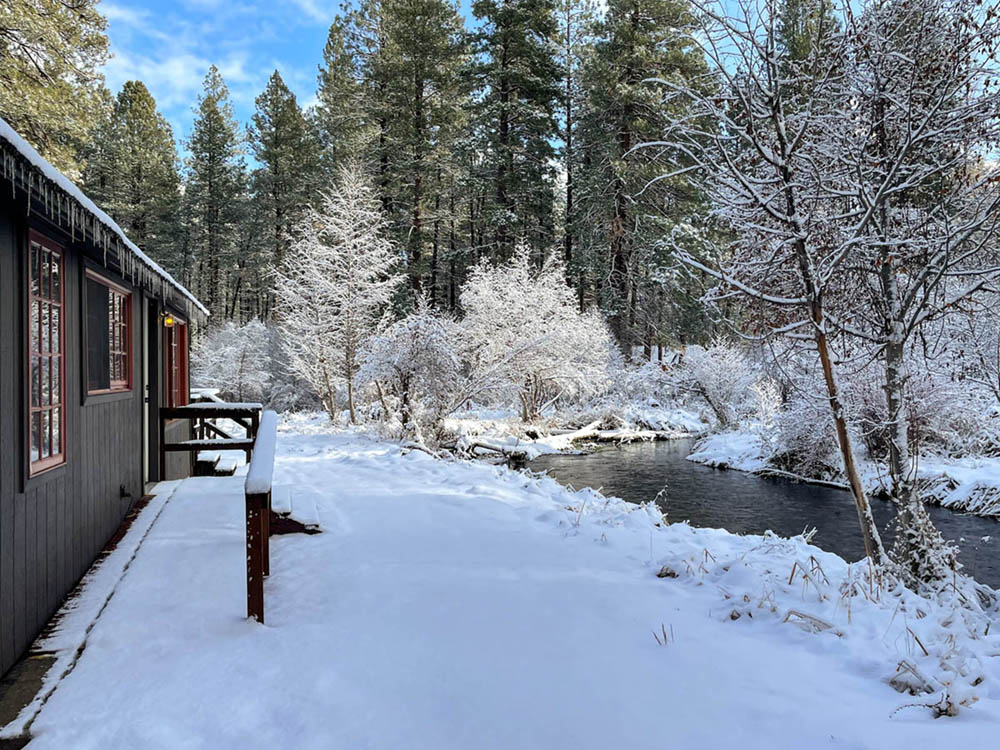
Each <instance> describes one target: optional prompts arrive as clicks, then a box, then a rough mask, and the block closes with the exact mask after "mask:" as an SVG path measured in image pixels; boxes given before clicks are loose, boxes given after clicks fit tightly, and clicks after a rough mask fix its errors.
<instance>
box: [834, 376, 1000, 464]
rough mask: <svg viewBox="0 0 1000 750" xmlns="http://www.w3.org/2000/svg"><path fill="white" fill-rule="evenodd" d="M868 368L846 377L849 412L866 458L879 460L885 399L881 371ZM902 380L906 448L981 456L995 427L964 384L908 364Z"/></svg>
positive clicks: (884, 446)
mask: <svg viewBox="0 0 1000 750" xmlns="http://www.w3.org/2000/svg"><path fill="white" fill-rule="evenodd" d="M874 370H875V368H867V369H866V370H864V371H862V372H861V373H858V374H857V375H855V376H853V377H852V378H850V380H849V383H848V388H847V389H846V390H847V392H848V399H849V409H850V411H851V412H853V415H854V417H855V419H856V421H857V423H858V425H859V428H860V430H861V435H862V437H863V440H864V443H865V447H866V448H867V450H868V455H869V456H870V457H872V458H873V459H875V460H880V461H883V460H885V457H886V456H887V455H888V453H889V437H890V436H889V434H888V430H889V427H888V425H887V424H886V419H887V417H886V414H887V406H886V397H885V390H884V389H883V387H882V382H883V381H882V379H881V378H880V377H879V375H880V373H878V372H875V371H874ZM909 370H910V377H909V378H908V380H907V382H906V395H907V398H906V419H907V423H908V426H907V436H908V439H909V444H910V450H911V452H913V453H914V454H916V453H917V452H919V451H926V450H932V451H935V452H939V453H945V454H958V455H961V454H965V453H968V452H970V451H971V452H976V453H981V452H982V451H983V450H984V449H986V448H987V445H986V444H988V443H991V442H992V440H993V436H994V435H995V429H996V428H995V427H993V426H992V425H991V420H990V419H989V417H988V410H987V409H984V408H983V407H984V404H983V403H982V400H981V399H978V398H975V397H974V396H973V394H970V390H971V389H970V388H969V384H968V383H959V382H955V381H953V380H951V379H950V378H948V377H946V376H941V375H937V374H935V373H932V372H929V371H928V370H927V369H926V366H925V365H922V363H920V362H919V361H916V360H912V361H911V362H910V363H909Z"/></svg>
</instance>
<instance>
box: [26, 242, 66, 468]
mask: <svg viewBox="0 0 1000 750" xmlns="http://www.w3.org/2000/svg"><path fill="white" fill-rule="evenodd" d="M28 245H29V247H30V252H29V263H30V268H29V269H28V279H29V284H30V289H29V294H28V378H29V380H30V385H29V390H30V401H29V409H28V445H29V446H30V462H31V463H30V473H31V474H32V475H34V474H38V473H39V472H42V471H45V470H46V469H51V468H52V467H54V466H59V465H60V464H63V463H65V461H66V458H65V447H66V410H65V406H64V402H65V399H64V395H65V387H64V378H63V376H64V374H65V362H64V358H63V344H64V341H65V338H64V335H63V333H64V328H65V323H66V321H65V320H64V319H63V299H64V295H63V280H64V277H63V254H62V248H61V247H59V246H58V245H56V244H55V243H54V242H52V241H50V240H48V239H46V238H45V237H43V236H42V235H40V234H38V233H37V232H31V233H30V234H29V237H28Z"/></svg>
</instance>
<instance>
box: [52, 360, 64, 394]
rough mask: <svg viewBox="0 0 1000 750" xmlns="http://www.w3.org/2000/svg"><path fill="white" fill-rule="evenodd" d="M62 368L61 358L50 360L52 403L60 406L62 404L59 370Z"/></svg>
mask: <svg viewBox="0 0 1000 750" xmlns="http://www.w3.org/2000/svg"><path fill="white" fill-rule="evenodd" d="M61 367H62V357H54V358H53V359H52V403H53V404H61V403H62V390H61V389H60V387H59V386H60V385H61V382H60V375H61V374H62V373H60V372H59V369H60V368H61Z"/></svg>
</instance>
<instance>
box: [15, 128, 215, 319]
mask: <svg viewBox="0 0 1000 750" xmlns="http://www.w3.org/2000/svg"><path fill="white" fill-rule="evenodd" d="M0 138H2V139H3V140H5V141H7V142H8V143H9V144H10V145H11V146H12V147H13V148H14V149H15V150H16V151H17V152H18V153H20V154H21V156H23V157H24V158H25V159H27V160H28V161H29V162H30V163H31V165H32V166H34V167H35V168H36V169H37V170H38V171H39V172H41V173H42V174H43V175H44V176H45V177H46V179H48V180H50V181H51V182H53V183H54V184H55V185H56V186H57V187H58V188H59V189H60V190H62V191H63V192H65V193H66V194H67V195H69V196H70V197H71V198H73V199H74V200H75V201H76V202H77V203H79V204H80V206H82V207H83V209H84V210H85V211H88V212H89V213H91V214H93V215H94V216H95V217H96V218H97V220H98V221H100V222H101V223H102V224H103V225H104V226H105V227H107V228H108V229H109V230H110V231H111V232H113V233H114V234H116V235H118V238H119V239H120V240H121V241H122V243H123V244H124V245H125V246H126V247H127V248H128V249H129V250H131V251H132V253H133V254H134V255H135V256H136V258H137V259H138V260H139V261H140V262H141V263H143V264H145V265H146V266H147V267H148V268H149V269H150V270H151V271H152V272H153V273H154V274H156V275H157V276H159V277H160V278H162V279H164V280H165V281H166V282H167V283H169V284H170V285H171V286H173V287H174V288H175V289H176V290H177V291H179V292H180V293H181V294H183V295H184V296H185V297H187V298H188V299H189V300H190V301H191V302H192V303H193V304H194V305H195V307H197V308H198V309H199V310H201V311H202V312H203V313H204V314H205V315H208V314H209V312H208V308H206V307H205V306H204V305H203V304H201V302H199V301H198V298H197V297H195V296H194V295H193V294H191V292H189V291H188V290H187V289H186V288H185V287H184V286H183V285H182V284H180V283H179V282H178V281H176V280H175V279H174V277H173V276H171V275H170V274H169V273H167V271H166V270H165V269H164V268H163V267H162V266H161V265H160V264H159V263H157V262H156V261H155V260H153V259H152V258H150V257H149V256H148V255H146V253H144V252H143V251H142V250H141V249H139V246H138V245H136V244H135V243H134V242H132V240H130V239H129V238H128V237H127V236H126V235H125V231H124V230H123V229H122V228H121V227H120V226H118V224H117V223H115V221H114V220H113V219H112V218H111V217H110V216H108V215H107V214H106V213H104V212H103V211H102V210H101V209H99V208H98V207H97V205H96V204H95V203H94V202H93V201H92V200H90V198H88V197H87V196H86V195H84V194H83V191H82V190H80V188H78V187H77V186H76V185H74V184H73V183H72V182H71V181H70V180H69V179H68V178H67V177H66V176H65V175H64V174H63V173H62V172H60V171H59V170H58V169H56V168H55V167H53V166H52V165H51V164H49V162H47V161H46V160H45V159H44V158H42V156H41V154H39V153H38V152H37V151H36V150H35V149H34V147H32V145H31V144H30V143H28V142H27V141H26V140H24V138H22V137H21V136H20V135H18V134H17V132H16V131H15V130H14V129H13V128H12V127H11V126H10V125H8V124H7V121H6V120H4V119H3V118H0Z"/></svg>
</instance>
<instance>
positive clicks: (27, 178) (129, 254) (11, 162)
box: [0, 118, 209, 317]
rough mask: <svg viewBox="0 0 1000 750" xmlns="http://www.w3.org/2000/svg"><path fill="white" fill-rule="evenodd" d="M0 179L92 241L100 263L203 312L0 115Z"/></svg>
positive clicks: (191, 309)
mask: <svg viewBox="0 0 1000 750" xmlns="http://www.w3.org/2000/svg"><path fill="white" fill-rule="evenodd" d="M0 152H2V153H0V156H2V164H0V178H2V179H4V180H7V181H9V182H10V184H11V188H12V191H13V192H14V193H16V191H17V189H18V188H20V189H22V190H23V191H25V193H26V194H27V196H28V203H29V206H31V208H32V210H33V211H35V212H36V213H41V214H43V215H44V216H45V217H46V218H48V219H49V220H50V221H52V222H53V223H55V224H57V225H58V226H60V227H62V228H63V229H64V230H65V231H66V232H67V233H69V234H70V236H71V237H72V238H73V239H82V240H86V241H89V242H92V243H93V244H94V245H95V246H97V247H98V248H99V249H100V250H103V253H104V265H105V266H108V267H112V266H117V269H116V270H118V272H119V273H121V275H122V276H123V277H124V278H127V279H129V280H130V281H132V282H133V283H134V284H136V285H138V286H141V287H144V288H146V289H148V290H150V291H152V292H154V293H157V294H158V295H159V296H160V297H161V298H162V299H163V300H164V301H165V302H169V301H172V298H173V296H174V293H175V292H176V293H177V294H179V295H180V296H181V297H182V298H183V302H185V303H187V305H186V306H187V308H188V310H189V312H191V313H194V314H199V315H202V316H205V317H207V316H208V315H209V312H208V309H207V308H206V307H205V306H204V305H203V304H202V303H201V302H200V301H199V300H198V298H197V297H195V296H194V295H193V294H192V293H191V292H189V291H188V290H187V289H186V288H185V287H184V286H183V285H182V284H180V283H179V282H178V281H177V280H175V279H174V277H173V276H171V275H170V274H169V273H167V271H166V270H165V269H164V268H163V267H162V266H160V264H159V263H157V262H156V261H155V260H153V259H152V258H150V257H149V256H148V255H146V253H144V252H143V251H142V250H141V249H140V248H139V246H138V245H136V244H135V243H134V242H132V241H131V240H130V239H129V238H128V236H126V234H125V232H124V230H123V229H122V228H121V227H120V226H118V224H117V223H115V221H114V220H113V219H112V218H111V217H110V216H108V215H107V214H106V213H104V212H103V211H102V210H101V209H100V208H98V207H97V205H96V204H95V203H94V202H93V201H92V200H90V198H88V197H87V196H86V195H84V193H83V191H82V190H80V188H78V187H77V186H76V185H74V184H73V182H72V181H70V179H69V178H68V177H66V176H65V175H64V174H63V173H62V172H60V171H59V170H58V169H56V168H55V167H53V166H52V165H51V164H50V163H49V162H48V161H46V160H45V159H44V158H42V156H41V155H40V154H39V153H38V152H37V151H36V150H35V149H34V148H33V147H32V146H31V144H29V143H28V142H27V141H25V140H24V139H23V138H22V137H21V136H20V135H18V134H17V132H15V131H14V129H13V128H12V127H11V126H10V125H8V124H7V122H6V121H5V120H4V119H2V118H0Z"/></svg>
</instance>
